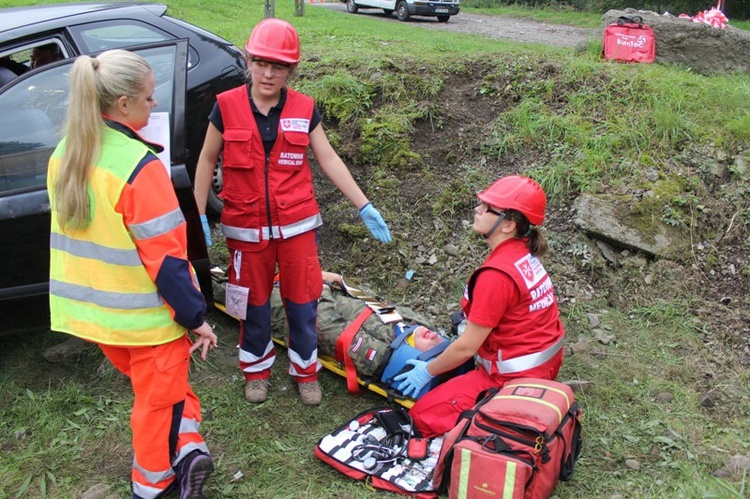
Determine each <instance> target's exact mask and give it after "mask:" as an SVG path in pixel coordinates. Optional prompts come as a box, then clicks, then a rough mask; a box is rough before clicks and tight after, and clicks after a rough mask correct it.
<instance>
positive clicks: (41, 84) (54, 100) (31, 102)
mask: <svg viewBox="0 0 750 499" xmlns="http://www.w3.org/2000/svg"><path fill="white" fill-rule="evenodd" d="M175 50H176V48H175V46H174V45H167V46H162V47H153V48H149V49H142V50H139V51H138V53H139V54H140V55H141V56H143V57H144V58H145V59H146V60H147V61H148V63H149V65H150V66H151V68H152V69H153V71H154V78H155V80H156V88H155V91H154V98H155V99H156V101H157V106H156V107H155V108H154V111H165V112H168V113H170V116H172V115H173V107H174V102H173V101H174V98H173V87H174V78H175ZM58 64H59V63H58ZM71 64H72V60H71V61H70V62H69V63H67V64H62V65H55V66H54V67H50V68H49V69H46V68H40V70H37V71H36V72H35V73H30V74H28V75H25V76H23V77H19V78H18V79H17V80H16V81H14V82H12V83H11V84H10V85H9V86H8V87H6V88H5V89H3V92H2V94H0V109H2V110H3V111H2V113H0V197H1V196H5V195H8V194H11V193H16V192H19V191H25V190H34V189H43V188H45V184H46V175H47V163H48V161H49V157H50V156H51V155H52V151H54V149H55V147H56V146H57V143H58V142H59V141H60V139H61V137H62V130H63V126H64V123H65V115H66V113H67V108H68V97H69V96H68V92H69V88H70V85H69V72H70V66H71Z"/></svg>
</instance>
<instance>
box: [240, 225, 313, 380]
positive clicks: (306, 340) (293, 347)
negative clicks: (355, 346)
mask: <svg viewBox="0 0 750 499" xmlns="http://www.w3.org/2000/svg"><path fill="white" fill-rule="evenodd" d="M227 247H228V248H229V256H230V259H229V282H230V283H232V284H239V285H240V286H243V287H247V288H250V294H249V296H248V304H247V317H246V319H245V320H244V321H240V339H239V344H240V354H239V361H240V369H242V371H243V374H244V376H245V379H246V380H248V381H250V380H253V379H268V377H269V376H270V375H271V366H272V365H273V363H274V361H275V360H276V348H275V347H274V345H273V341H271V291H272V290H273V283H274V276H275V274H276V265H277V264H278V270H279V291H280V293H281V299H282V302H283V303H284V310H285V311H286V317H287V320H288V321H289V349H288V354H289V371H288V372H289V374H290V375H291V376H292V377H293V378H294V380H295V381H296V382H298V383H303V382H309V381H316V380H317V379H318V371H319V370H320V367H321V365H320V363H319V362H318V337H317V334H316V332H315V321H316V319H317V313H318V299H319V298H320V295H321V292H322V289H323V276H322V271H321V268H320V261H319V260H318V244H317V240H316V232H315V231H309V232H304V233H302V234H300V235H297V236H294V237H291V238H289V239H271V240H264V241H261V242H259V243H240V244H236V241H233V240H231V239H227ZM238 273H239V280H238V279H237V275H238Z"/></svg>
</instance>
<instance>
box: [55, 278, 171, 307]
mask: <svg viewBox="0 0 750 499" xmlns="http://www.w3.org/2000/svg"><path fill="white" fill-rule="evenodd" d="M49 293H50V294H51V295H54V296H59V297H61V298H68V299H70V300H78V301H82V302H86V303H93V304H94V305H98V306H100V307H107V308H116V309H122V310H133V309H138V308H157V307H161V306H162V305H163V302H162V300H161V297H160V296H159V293H157V292H151V293H116V292H114V291H100V290H96V289H92V288H88V287H85V286H79V285H77V284H69V283H64V282H61V281H56V280H53V279H52V280H50V281H49Z"/></svg>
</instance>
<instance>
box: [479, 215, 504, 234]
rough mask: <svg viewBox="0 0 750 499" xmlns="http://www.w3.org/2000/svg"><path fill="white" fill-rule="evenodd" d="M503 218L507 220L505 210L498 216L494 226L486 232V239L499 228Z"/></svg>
mask: <svg viewBox="0 0 750 499" xmlns="http://www.w3.org/2000/svg"><path fill="white" fill-rule="evenodd" d="M503 220H505V212H503V213H502V214H501V215H499V216H498V217H497V221H496V222H495V224H494V225H493V226H492V228H491V229H490V230H488V231H487V233H486V234H484V237H485V239H489V237H490V236H491V235H492V234H493V233H494V232H495V231H496V230H497V228H498V227H499V226H500V223H501V222H502V221H503Z"/></svg>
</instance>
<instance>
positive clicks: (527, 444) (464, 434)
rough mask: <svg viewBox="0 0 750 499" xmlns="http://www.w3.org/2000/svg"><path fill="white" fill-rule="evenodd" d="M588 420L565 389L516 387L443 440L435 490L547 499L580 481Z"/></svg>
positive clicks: (465, 416)
mask: <svg viewBox="0 0 750 499" xmlns="http://www.w3.org/2000/svg"><path fill="white" fill-rule="evenodd" d="M581 415H582V411H581V409H580V408H579V407H578V404H577V403H576V401H575V399H574V397H573V392H572V390H571V389H570V387H568V386H567V385H565V384H562V383H558V382H555V381H549V380H543V379H536V378H520V379H517V380H513V381H510V382H509V383H508V384H507V385H505V386H504V387H503V388H502V389H500V390H492V391H490V392H489V394H488V395H487V396H485V397H484V398H483V399H482V400H481V401H479V402H478V403H477V405H476V406H475V407H474V408H473V409H471V410H469V411H465V412H464V413H462V414H461V417H460V418H459V421H458V424H457V425H456V426H455V427H454V428H453V429H452V430H451V431H450V432H448V434H447V435H446V436H445V439H444V440H443V445H442V448H441V450H440V458H439V459H438V463H437V466H436V467H435V472H434V476H433V486H434V488H435V490H436V491H438V492H439V493H442V492H444V491H445V490H446V489H447V490H448V497H449V498H451V499H454V498H455V499H457V498H461V499H470V498H482V499H486V498H487V497H504V498H513V499H538V498H545V499H546V498H548V497H549V496H550V495H551V494H552V492H553V490H554V489H555V486H556V485H557V482H558V480H563V481H568V480H570V479H571V477H572V475H573V467H574V465H575V462H576V460H577V459H578V455H579V454H580V451H581V423H580V418H581Z"/></svg>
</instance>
